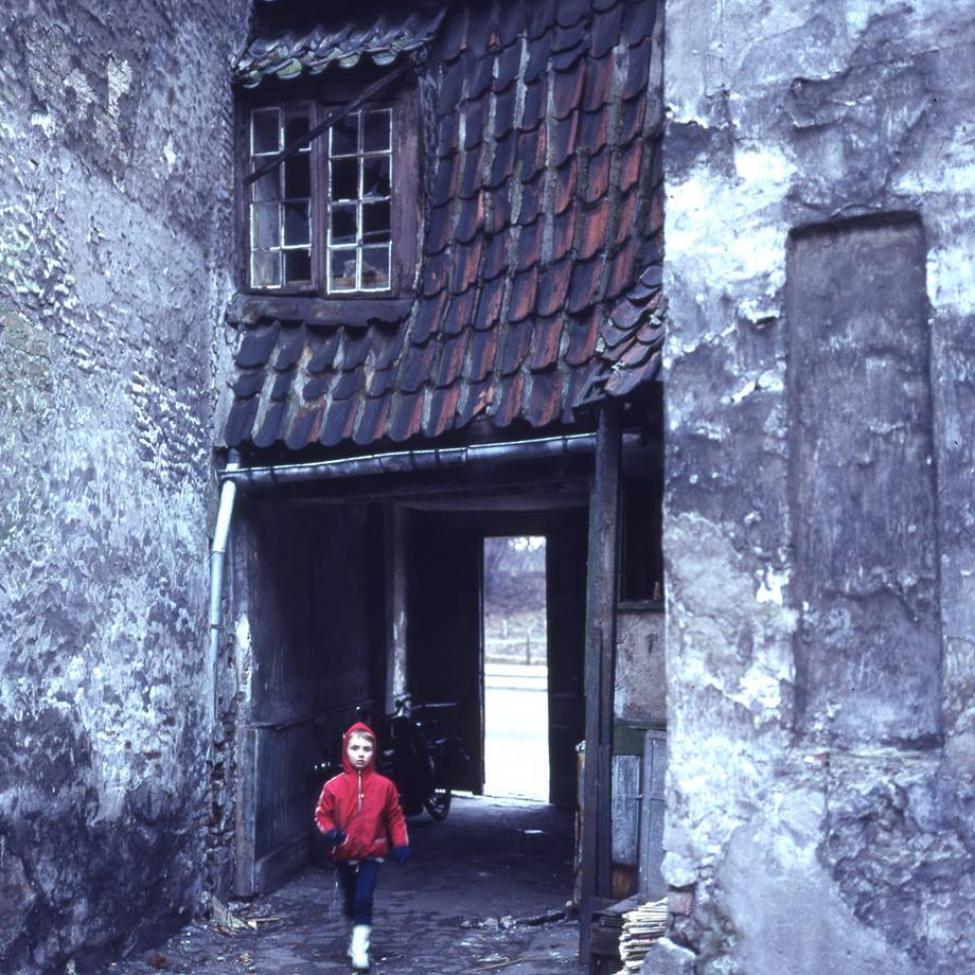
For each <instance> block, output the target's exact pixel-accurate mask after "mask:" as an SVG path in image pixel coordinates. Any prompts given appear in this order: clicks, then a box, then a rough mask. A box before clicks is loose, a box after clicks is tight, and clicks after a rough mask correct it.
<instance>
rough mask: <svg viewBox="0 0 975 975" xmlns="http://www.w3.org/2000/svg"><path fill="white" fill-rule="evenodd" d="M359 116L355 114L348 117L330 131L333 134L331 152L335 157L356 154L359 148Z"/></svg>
mask: <svg viewBox="0 0 975 975" xmlns="http://www.w3.org/2000/svg"><path fill="white" fill-rule="evenodd" d="M358 128H359V115H358V113H357V112H353V113H352V114H351V115H346V116H345V118H344V119H342V120H341V121H340V122H336V124H335V125H333V126H332V127H331V129H329V132H330V133H331V136H330V138H331V143H330V146H331V152H330V154H331V155H333V156H348V155H350V154H353V153H355V152H356V150H357V149H358V146H359V139H358Z"/></svg>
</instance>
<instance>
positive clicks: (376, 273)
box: [362, 246, 389, 291]
mask: <svg viewBox="0 0 975 975" xmlns="http://www.w3.org/2000/svg"><path fill="white" fill-rule="evenodd" d="M388 287H389V247H388V246H386V247H363V248H362V290H363V291H373V290H379V289H382V288H388Z"/></svg>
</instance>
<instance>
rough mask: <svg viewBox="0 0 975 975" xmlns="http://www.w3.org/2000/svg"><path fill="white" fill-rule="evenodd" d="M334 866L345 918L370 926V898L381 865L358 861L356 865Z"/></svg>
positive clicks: (339, 864)
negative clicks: (340, 887)
mask: <svg viewBox="0 0 975 975" xmlns="http://www.w3.org/2000/svg"><path fill="white" fill-rule="evenodd" d="M336 866H337V867H338V871H339V881H340V883H341V884H342V893H343V895H344V897H345V916H346V917H347V918H348V919H349V920H350V921H352V922H354V923H355V924H372V896H373V894H374V893H375V892H376V881H377V880H379V868H380V867H381V866H382V864H381V863H380V862H379V861H378V860H360V861H359V863H358V864H352V863H338V864H336Z"/></svg>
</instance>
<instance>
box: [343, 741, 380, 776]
mask: <svg viewBox="0 0 975 975" xmlns="http://www.w3.org/2000/svg"><path fill="white" fill-rule="evenodd" d="M373 750H374V746H373V743H372V741H371V739H369V738H367V737H366V736H365V735H352V736H351V737H350V738H349V744H348V745H347V746H346V749H345V752H346V754H347V755H348V756H349V761H350V762H351V763H352V767H353V768H355V769H362V768H365V767H366V766H367V765H368V764H369V763H370V762H371V761H372V753H373Z"/></svg>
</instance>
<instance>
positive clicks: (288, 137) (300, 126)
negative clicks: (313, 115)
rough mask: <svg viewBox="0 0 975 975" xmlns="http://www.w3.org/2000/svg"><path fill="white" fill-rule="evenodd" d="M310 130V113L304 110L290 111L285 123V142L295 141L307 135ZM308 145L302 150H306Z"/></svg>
mask: <svg viewBox="0 0 975 975" xmlns="http://www.w3.org/2000/svg"><path fill="white" fill-rule="evenodd" d="M307 132H308V115H307V114H306V113H305V111H304V110H302V111H301V112H300V113H298V112H289V113H288V117H287V119H286V120H285V123H284V142H285V145H288V144H289V143H291V142H294V140H295V139H297V138H299V137H301V136H303V135H305V134H306V133H307ZM307 148H308V147H307V146H305V149H302V150H301V151H302V152H304V151H305V150H306V149H307Z"/></svg>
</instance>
